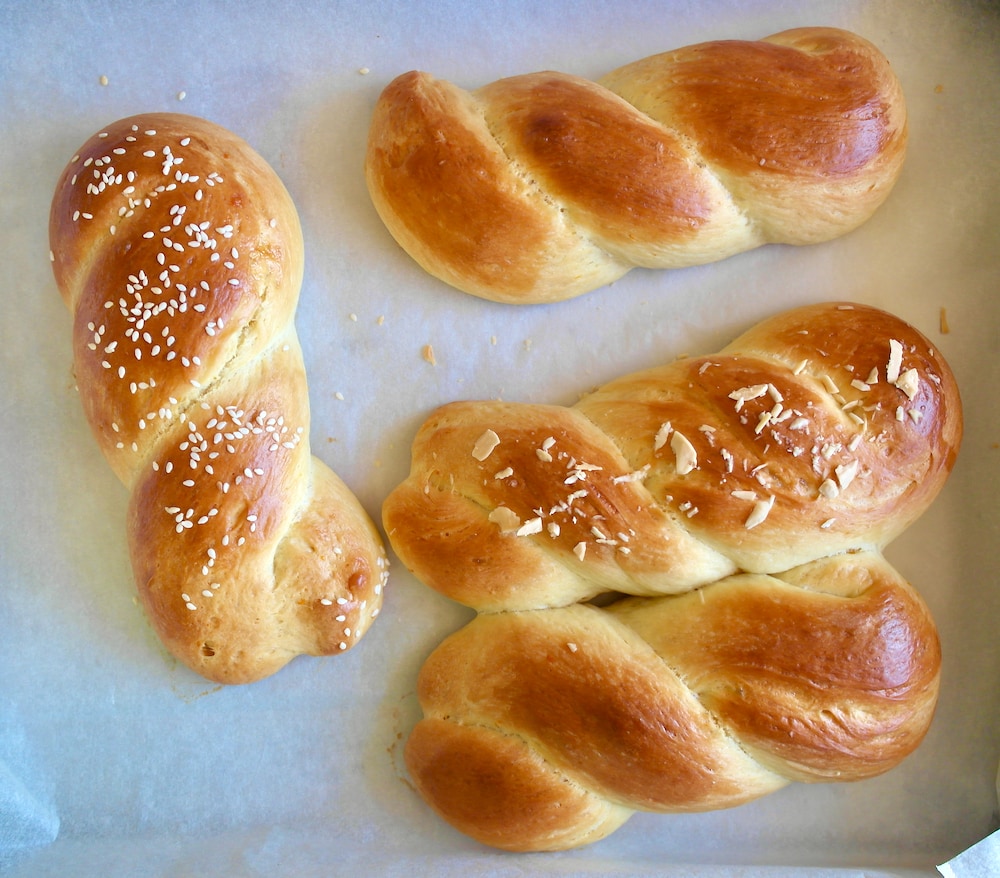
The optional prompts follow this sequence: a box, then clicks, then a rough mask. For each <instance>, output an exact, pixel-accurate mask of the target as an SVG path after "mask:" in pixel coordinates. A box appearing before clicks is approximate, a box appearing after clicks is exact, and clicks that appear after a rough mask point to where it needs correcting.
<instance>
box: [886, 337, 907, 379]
mask: <svg viewBox="0 0 1000 878" xmlns="http://www.w3.org/2000/svg"><path fill="white" fill-rule="evenodd" d="M902 366H903V345H902V343H901V342H898V341H896V339H894V338H890V339H889V362H888V363H887V364H886V367H885V380H886V381H888V382H889V383H890V384H895V383H896V381H898V380H899V371H900V369H901V368H902Z"/></svg>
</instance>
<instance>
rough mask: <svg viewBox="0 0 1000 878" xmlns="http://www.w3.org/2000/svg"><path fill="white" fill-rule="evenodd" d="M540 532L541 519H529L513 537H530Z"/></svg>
mask: <svg viewBox="0 0 1000 878" xmlns="http://www.w3.org/2000/svg"><path fill="white" fill-rule="evenodd" d="M541 532H542V519H541V518H537V517H536V518H529V519H528V520H527V521H526V522H525V523H524V524H522V525H521V526H520V527H519V528H518V529H517V531H516V533H515V536H519V537H530V536H531V535H532V534H540V533H541Z"/></svg>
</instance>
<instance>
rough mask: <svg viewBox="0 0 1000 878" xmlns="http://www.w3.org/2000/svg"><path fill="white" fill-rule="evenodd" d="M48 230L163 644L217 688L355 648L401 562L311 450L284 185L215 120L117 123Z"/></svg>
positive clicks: (292, 223)
mask: <svg viewBox="0 0 1000 878" xmlns="http://www.w3.org/2000/svg"><path fill="white" fill-rule="evenodd" d="M50 241H51V248H52V263H53V269H54V271H55V277H56V281H57V283H58V286H59V289H60V291H61V292H62V295H63V298H64V299H65V301H66V304H67V305H68V306H69V308H70V309H71V311H72V312H73V314H74V323H73V352H74V370H75V374H76V378H77V383H78V386H79V391H80V398H81V400H82V402H83V407H84V410H85V412H86V415H87V418H88V420H89V422H90V425H91V427H92V429H93V432H94V435H95V436H96V438H97V441H98V443H99V444H100V447H101V450H102V452H103V453H104V456H105V457H106V458H107V460H108V462H109V463H110V465H111V467H112V469H113V470H114V472H115V473H116V474H117V476H118V477H119V479H120V480H121V481H122V482H123V483H124V484H125V486H126V487H127V488H128V490H129V492H130V495H131V497H130V503H129V508H128V525H127V526H128V540H129V549H130V554H131V560H132V566H133V570H134V573H135V579H136V583H137V586H138V590H139V596H140V598H141V599H142V603H143V605H144V607H145V609H146V612H147V614H148V617H149V619H150V621H151V623H152V625H153V627H154V628H155V630H156V632H157V633H158V634H159V636H160V637H161V638H162V640H163V642H164V644H165V645H166V646H167V648H168V649H169V650H170V652H171V653H173V654H174V655H175V656H176V657H177V658H179V659H180V660H181V661H183V662H184V663H185V664H187V665H188V666H189V667H191V668H192V669H193V670H195V671H197V672H198V673H200V674H202V675H203V676H205V677H207V678H208V679H210V680H215V681H218V682H222V683H243V682H249V681H252V680H257V679H259V678H261V677H264V676H266V675H268V674H271V673H273V672H274V671H276V670H277V669H278V668H280V667H281V666H282V665H284V664H285V663H286V662H288V661H289V660H290V659H291V658H292V657H294V656H295V655H297V654H300V653H311V654H329V653H337V652H340V651H341V650H344V649H347V648H348V647H350V646H353V645H354V644H355V643H356V642H357V640H358V638H360V637H361V635H362V634H363V633H364V632H365V631H366V630H367V628H368V626H369V625H370V624H371V621H372V619H373V618H374V617H375V616H376V615H377V613H378V610H379V606H380V604H381V599H382V598H381V593H382V587H383V584H384V580H385V577H386V571H387V567H386V563H385V557H384V551H383V548H382V544H381V540H380V538H379V536H378V533H377V531H376V530H375V528H374V526H373V524H372V522H371V521H370V519H369V518H368V516H367V515H366V514H365V512H364V510H363V509H362V508H361V506H360V504H359V503H358V501H357V499H356V498H355V497H354V496H353V494H351V493H350V491H349V490H348V489H347V487H346V486H345V485H344V484H343V483H342V482H341V481H340V479H338V478H337V476H336V475H334V473H333V472H331V471H330V470H329V469H328V468H327V467H326V466H325V465H323V464H322V463H321V462H320V461H319V460H317V459H316V458H314V457H312V456H311V454H310V450H309V439H308V430H309V401H308V395H307V388H306V379H305V370H304V367H303V362H302V354H301V351H300V349H299V345H298V340H297V337H296V334H295V328H294V324H293V319H294V313H295V307H296V303H297V300H298V294H299V287H300V284H301V280H302V266H303V254H302V236H301V230H300V227H299V221H298V216H297V214H296V212H295V208H294V206H293V204H292V202H291V199H290V197H289V195H288V193H287V192H286V190H285V188H284V186H283V185H282V184H281V181H280V180H279V179H278V177H277V176H276V175H275V173H274V172H273V171H272V170H271V168H269V167H268V165H267V164H266V163H265V162H264V160H263V159H262V158H261V157H260V156H259V155H257V154H256V153H255V152H254V151H253V150H252V149H251V148H250V147H249V146H248V145H247V144H246V143H245V142H243V141H242V140H241V139H239V138H237V137H236V136H235V135H233V134H231V133H230V132H228V131H225V130H223V129H222V128H220V127H218V126H216V125H214V124H211V123H209V122H207V121H204V120H201V119H196V118H193V117H188V116H179V115H172V114H151V115H144V116H135V117H132V118H127V119H122V120H120V121H118V122H115V123H114V124H112V125H110V126H109V127H108V128H106V129H104V130H103V131H102V132H100V133H99V134H97V135H95V136H94V137H92V138H90V139H89V140H88V141H87V142H86V143H85V144H84V145H83V147H82V148H81V149H80V151H79V153H78V154H77V156H75V157H74V158H73V160H72V161H71V162H70V163H69V165H68V167H67V168H66V170H65V171H64V172H63V174H62V176H61V178H60V180H59V182H58V185H57V188H56V193H55V197H54V199H53V203H52V209H51V216H50Z"/></svg>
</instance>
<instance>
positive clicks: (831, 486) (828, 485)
mask: <svg viewBox="0 0 1000 878" xmlns="http://www.w3.org/2000/svg"><path fill="white" fill-rule="evenodd" d="M819 493H820V496H821V497H825V498H826V499H827V500H833V499H834V498H835V497H836V496H837V495H838V494H839V493H840V488H838V487H837V483H836V482H835V481H834V480H833V479H824V480H823V482H822V484H821V485H820V486H819Z"/></svg>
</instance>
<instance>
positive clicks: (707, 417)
mask: <svg viewBox="0 0 1000 878" xmlns="http://www.w3.org/2000/svg"><path fill="white" fill-rule="evenodd" d="M961 434H962V413H961V404H960V400H959V395H958V390H957V388H956V385H955V381H954V378H953V376H952V374H951V372H950V370H949V368H948V366H947V364H946V363H945V362H944V361H943V360H942V358H941V357H940V356H939V355H938V353H937V352H936V351H935V350H934V349H933V348H932V346H931V345H930V343H929V342H928V341H927V339H926V338H924V337H923V336H922V335H921V334H920V333H919V332H917V331H916V330H915V329H914V328H912V327H910V326H908V325H906V324H905V323H903V322H902V321H901V320H898V319H896V318H894V317H892V316H890V315H889V314H886V313H884V312H882V311H880V310H877V309H873V308H869V307H865V306H862V305H850V304H824V305H817V306H810V307H806V308H801V309H797V310H793V311H790V312H786V313H784V314H781V315H778V316H776V317H773V318H771V319H769V320H767V321H765V322H763V323H761V324H759V325H758V326H756V327H755V328H753V329H751V330H750V331H748V332H747V333H745V334H744V335H743V336H741V337H740V338H739V339H737V340H736V341H734V342H733V343H732V344H731V345H729V346H728V347H727V348H725V349H724V350H723V351H722V352H721V353H720V354H718V355H716V356H707V357H698V358H690V359H682V360H678V361H675V362H673V363H671V364H670V365H667V366H663V367H660V368H655V369H651V370H649V371H646V372H642V373H638V374H634V375H630V376H627V377H624V378H621V379H619V380H616V381H612V382H611V383H609V384H607V385H605V386H603V387H601V388H599V389H598V390H596V391H594V392H592V393H590V394H588V395H587V396H585V397H583V398H582V399H581V400H580V401H579V402H578V403H577V404H576V405H575V406H573V407H572V408H564V407H559V406H542V405H518V404H513V403H500V402H464V403H453V404H450V405H447V406H444V407H443V408H441V409H439V410H438V411H437V412H435V413H434V414H433V415H432V416H431V417H430V418H429V419H428V420H427V422H426V423H425V424H424V426H423V427H422V428H421V430H420V431H419V433H418V435H417V437H416V440H415V442H414V447H413V462H412V470H411V473H410V476H409V477H408V478H407V480H406V481H405V482H403V483H402V484H401V485H399V486H398V487H397V488H396V489H395V490H394V491H393V492H392V493H391V494H390V495H389V497H388V498H387V499H386V501H385V504H384V506H383V521H384V524H385V527H386V530H387V532H388V535H389V539H390V541H391V543H392V546H393V548H394V549H395V551H396V553H397V554H398V556H399V558H400V559H401V561H402V562H403V563H404V564H405V565H406V566H407V567H408V568H409V569H410V570H412V571H413V572H414V573H415V575H416V576H417V577H418V578H419V579H421V580H422V581H424V582H425V583H427V584H428V585H429V586H431V587H433V588H434V589H436V590H438V591H440V592H442V593H443V594H445V595H447V596H449V597H451V598H453V599H455V600H457V601H460V602H461V603H463V604H466V605H468V606H470V607H473V608H475V609H476V610H478V611H479V615H478V616H477V617H476V619H475V620H474V621H473V622H472V623H470V624H469V625H468V626H467V627H466V628H464V629H462V630H461V631H459V632H458V633H456V634H454V635H452V636H451V637H450V638H449V639H447V640H446V641H445V642H444V643H443V644H442V645H441V646H440V647H439V648H438V650H437V651H435V652H434V654H433V655H432V656H431V657H430V658H429V659H428V661H427V663H426V664H425V666H424V668H423V669H422V671H421V674H420V679H419V684H418V694H419V698H420V701H421V705H422V707H423V710H424V719H423V720H421V721H420V722H419V723H418V724H417V726H416V727H415V729H414V731H413V733H412V735H411V736H410V738H409V740H408V742H407V747H406V759H407V765H408V767H409V770H410V772H411V774H412V775H413V778H414V781H415V783H416V786H417V788H418V789H419V790H420V792H421V793H422V795H423V796H424V797H425V798H426V799H427V801H428V802H429V803H430V804H431V806H432V807H434V808H435V809H436V810H437V811H438V812H439V813H440V814H441V815H442V816H443V817H444V818H445V819H446V820H448V821H450V822H451V823H453V824H454V825H455V826H457V827H458V828H459V829H461V830H462V831H464V832H466V833H468V834H469V835H471V836H473V837H475V838H477V839H479V840H481V841H483V842H485V843H487V844H491V845H496V846H498V847H502V848H510V849H517V850H539V849H558V848H566V847H572V846H575V845H579V844H584V843H587V842H589V841H593V840H595V839H598V838H601V837H602V836H604V835H606V834H607V833H608V832H610V831H612V830H613V829H615V828H616V827H617V826H618V825H620V824H621V823H622V822H623V821H624V820H625V819H626V818H627V817H628V816H629V814H631V813H632V812H633V811H635V810H640V809H642V810H647V809H648V810H662V811H693V810H705V809H711V808H719V807H725V806H729V805H735V804H739V803H741V802H745V801H748V800H749V799H752V798H754V797H757V796H759V795H762V794H763V793H766V792H769V791H771V790H774V789H777V788H778V787H780V786H782V785H784V784H785V783H787V782H788V781H790V780H850V779H856V778H862V777H869V776H871V775H874V774H877V773H880V772H883V771H886V770H887V769H889V768H890V767H892V766H893V765H895V764H896V763H898V762H899V760H900V759H902V758H903V757H904V756H905V755H906V754H907V753H909V752H911V751H912V750H913V749H914V748H915V747H916V746H917V744H918V743H919V741H920V740H921V739H922V737H923V735H924V733H925V731H926V729H927V726H928V723H929V722H930V719H931V715H932V713H933V709H934V705H935V702H936V695H937V687H938V672H939V663H940V654H939V646H938V641H937V634H936V631H935V628H934V625H933V622H932V620H931V619H930V617H929V615H928V612H927V610H926V608H925V606H924V605H923V603H922V602H921V600H920V598H919V597H918V596H917V595H916V593H915V592H914V591H913V590H912V589H911V588H910V586H909V585H908V584H907V583H906V582H905V581H903V579H902V578H901V577H900V575H899V574H898V573H897V572H896V571H895V570H894V569H893V568H892V567H891V566H890V565H889V564H888V563H887V562H886V561H885V560H884V559H883V558H882V556H881V554H880V550H881V549H882V547H884V546H885V545H886V544H887V543H888V542H889V541H890V540H891V539H893V538H894V537H895V536H897V535H898V534H899V533H900V532H901V531H902V530H903V529H904V528H905V527H907V526H908V525H909V524H910V523H911V522H912V521H914V519H916V518H917V517H918V516H919V515H920V514H921V513H922V512H923V511H924V510H925V509H926V508H927V506H928V505H929V504H930V502H931V501H932V500H933V498H934V497H935V495H936V494H937V493H938V491H939V490H940V489H941V487H942V485H943V484H944V482H945V479H946V478H947V476H948V474H949V472H950V471H951V468H952V466H953V463H954V461H955V457H956V454H957V451H958V447H959V444H960V440H961ZM608 593H612V594H613V593H617V594H618V595H619V599H618V600H614V601H610V595H609V594H608ZM602 595H603V597H601V599H600V600H598V601H596V602H594V601H592V602H591V603H584V602H588V601H591V600H592V599H594V598H598V597H599V596H602ZM621 595H631V597H621ZM609 601H610V602H609Z"/></svg>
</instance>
